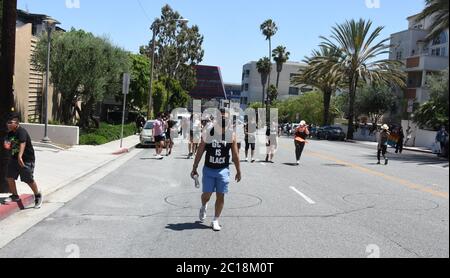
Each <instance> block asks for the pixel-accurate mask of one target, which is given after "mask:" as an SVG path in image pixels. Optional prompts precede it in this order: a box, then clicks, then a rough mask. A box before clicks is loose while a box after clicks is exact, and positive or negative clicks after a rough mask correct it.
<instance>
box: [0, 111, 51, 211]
mask: <svg viewBox="0 0 450 278" xmlns="http://www.w3.org/2000/svg"><path fill="white" fill-rule="evenodd" d="M19 118H20V116H19V114H17V113H13V114H11V115H10V117H9V119H8V122H7V126H8V135H7V137H6V139H5V141H4V148H5V149H6V150H8V151H10V154H11V159H10V161H9V164H8V173H7V176H6V178H7V181H8V187H9V191H10V192H11V193H12V195H11V196H10V197H9V198H7V199H6V200H5V201H4V202H5V203H8V202H19V201H20V197H19V195H18V193H17V187H16V180H17V179H18V178H19V176H20V180H21V181H22V182H24V183H26V184H28V186H29V187H30V188H31V190H33V193H34V208H36V209H39V208H41V205H42V201H43V199H42V194H41V193H40V192H39V189H38V186H37V184H36V181H35V180H34V166H35V155H34V148H33V145H32V144H31V138H30V135H29V134H28V132H27V131H26V130H25V129H24V128H22V127H21V126H20V125H19Z"/></svg>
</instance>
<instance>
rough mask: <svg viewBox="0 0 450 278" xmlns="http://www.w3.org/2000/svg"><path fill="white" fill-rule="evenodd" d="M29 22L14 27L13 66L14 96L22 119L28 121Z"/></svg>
mask: <svg viewBox="0 0 450 278" xmlns="http://www.w3.org/2000/svg"><path fill="white" fill-rule="evenodd" d="M31 27H32V25H31V24H25V25H21V26H20V27H17V28H16V56H15V66H14V97H15V102H16V109H17V112H19V113H20V114H21V117H22V119H21V120H22V121H23V122H26V121H28V90H29V84H30V58H31V57H30V53H31Z"/></svg>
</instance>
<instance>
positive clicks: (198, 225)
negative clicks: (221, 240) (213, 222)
mask: <svg viewBox="0 0 450 278" xmlns="http://www.w3.org/2000/svg"><path fill="white" fill-rule="evenodd" d="M166 229H170V230H173V231H184V230H206V229H211V227H209V226H206V225H204V224H203V223H202V222H200V221H196V222H195V223H179V224H167V226H166Z"/></svg>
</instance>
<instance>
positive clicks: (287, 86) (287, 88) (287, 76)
mask: <svg viewBox="0 0 450 278" xmlns="http://www.w3.org/2000/svg"><path fill="white" fill-rule="evenodd" d="M256 63H257V62H255V61H253V62H249V63H247V64H245V65H244V66H243V71H242V88H241V90H242V92H241V104H243V105H248V104H250V103H252V102H261V101H262V94H263V87H262V84H261V75H260V74H259V73H258V69H257V68H256ZM304 67H306V64H304V63H298V62H287V63H285V64H284V65H283V71H282V72H281V73H280V81H279V87H278V99H279V100H286V99H288V98H290V97H295V96H300V95H302V94H303V93H305V92H308V91H311V90H312V88H311V87H309V86H301V85H299V86H294V85H292V83H291V79H292V78H293V77H294V76H295V75H297V74H298V73H299V70H300V69H302V68H304ZM276 69H277V66H276V64H273V65H272V72H271V75H270V84H271V85H272V84H273V85H276V82H277V71H276Z"/></svg>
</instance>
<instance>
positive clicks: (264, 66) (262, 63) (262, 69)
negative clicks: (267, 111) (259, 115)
mask: <svg viewBox="0 0 450 278" xmlns="http://www.w3.org/2000/svg"><path fill="white" fill-rule="evenodd" d="M256 68H257V69H258V72H259V74H261V85H262V87H263V91H262V99H261V103H262V105H264V102H265V92H266V83H267V79H268V77H269V74H270V71H271V70H272V64H271V63H270V59H269V58H267V57H264V58H261V59H259V61H258V62H257V63H256Z"/></svg>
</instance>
